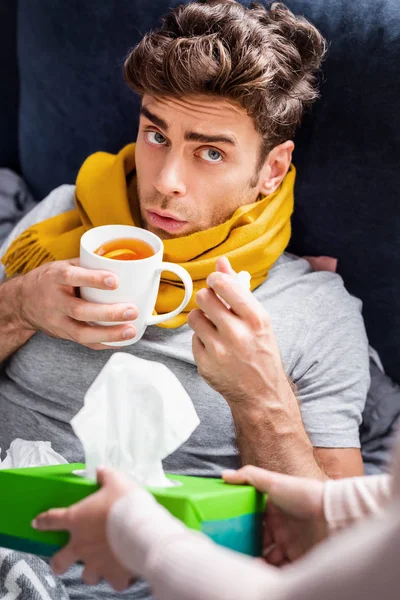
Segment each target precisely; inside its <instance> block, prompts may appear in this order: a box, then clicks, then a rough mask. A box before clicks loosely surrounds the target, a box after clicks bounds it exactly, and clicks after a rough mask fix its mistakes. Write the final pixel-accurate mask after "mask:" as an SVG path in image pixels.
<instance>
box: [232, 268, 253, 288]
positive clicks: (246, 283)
mask: <svg viewBox="0 0 400 600" xmlns="http://www.w3.org/2000/svg"><path fill="white" fill-rule="evenodd" d="M234 279H235V281H237V283H238V284H239V285H240V286H241V287H242V288H243V289H244V290H250V289H251V287H250V282H251V275H250V273H249V272H248V271H239V273H236V274H235V276H234Z"/></svg>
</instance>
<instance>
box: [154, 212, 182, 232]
mask: <svg viewBox="0 0 400 600" xmlns="http://www.w3.org/2000/svg"><path fill="white" fill-rule="evenodd" d="M146 213H147V218H148V221H149V223H150V224H151V225H152V226H153V227H156V228H157V229H163V230H164V231H168V232H169V233H177V232H179V231H180V230H181V229H183V228H184V227H185V225H186V224H187V221H181V220H179V219H176V218H175V217H174V215H171V213H166V212H158V211H154V210H147V211H146Z"/></svg>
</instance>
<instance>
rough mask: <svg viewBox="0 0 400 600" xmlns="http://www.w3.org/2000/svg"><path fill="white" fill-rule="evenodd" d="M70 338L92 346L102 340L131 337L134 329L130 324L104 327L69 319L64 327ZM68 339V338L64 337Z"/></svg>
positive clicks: (111, 340) (109, 340)
mask: <svg viewBox="0 0 400 600" xmlns="http://www.w3.org/2000/svg"><path fill="white" fill-rule="evenodd" d="M66 330H67V332H68V333H69V335H70V337H71V339H73V341H75V342H77V343H78V344H82V345H83V346H92V347H93V345H94V344H100V343H101V342H104V343H105V344H107V343H108V342H121V341H126V340H130V339H133V338H134V337H135V335H136V329H135V327H134V326H133V325H132V324H129V325H128V324H126V325H115V326H111V327H105V326H103V325H93V326H91V325H86V324H83V323H78V322H77V321H73V320H72V319H71V320H70V323H69V327H66ZM66 339H68V338H66Z"/></svg>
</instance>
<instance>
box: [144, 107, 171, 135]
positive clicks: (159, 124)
mask: <svg viewBox="0 0 400 600" xmlns="http://www.w3.org/2000/svg"><path fill="white" fill-rule="evenodd" d="M140 114H141V115H143V116H144V117H146V119H148V120H149V121H151V122H152V123H154V125H157V127H160V128H161V129H164V130H165V131H168V124H167V122H166V121H164V119H162V118H161V117H157V115H155V114H154V113H152V112H151V111H150V110H149V109H148V108H146V107H145V106H142V107H141V109H140Z"/></svg>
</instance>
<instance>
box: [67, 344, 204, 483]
mask: <svg viewBox="0 0 400 600" xmlns="http://www.w3.org/2000/svg"><path fill="white" fill-rule="evenodd" d="M199 423H200V420H199V418H198V416H197V413H196V410H195V408H194V406H193V403H192V400H191V398H190V396H189V395H188V394H187V392H186V390H185V389H184V387H183V386H182V384H181V383H180V382H179V380H178V379H177V378H176V376H175V375H174V374H173V373H172V372H171V371H170V370H169V369H168V368H167V367H166V366H165V365H163V364H161V363H157V362H153V361H148V360H144V359H142V358H138V357H136V356H132V355H130V354H127V353H122V352H116V353H115V354H113V355H112V357H111V358H110V360H109V361H108V362H107V363H106V365H105V366H104V368H103V369H102V371H101V372H100V373H99V375H98V377H97V378H96V379H95V381H94V382H93V384H92V385H91V387H90V388H89V390H88V391H87V393H86V395H85V400H84V406H83V408H82V409H81V410H80V411H79V412H78V414H77V415H76V416H75V417H74V418H73V419H72V421H71V426H72V428H73V430H74V432H75V434H76V435H77V436H78V438H79V439H80V441H81V443H82V445H83V449H84V452H85V462H86V471H85V474H84V475H85V476H86V477H87V478H89V479H95V478H96V470H97V468H98V467H99V466H104V467H114V468H116V469H118V470H119V471H122V472H124V473H125V474H127V475H129V476H130V477H132V478H133V479H135V481H137V483H139V484H140V485H147V486H151V487H169V486H171V485H173V483H172V482H171V481H170V480H168V479H167V478H166V476H165V474H164V470H163V466H162V462H161V461H162V460H163V459H164V458H166V457H167V456H168V455H169V454H172V452H175V450H177V449H178V448H179V446H181V445H182V444H183V443H184V442H185V441H186V440H187V439H188V438H189V437H190V436H191V434H192V433H193V431H194V430H195V429H196V427H197V426H198V425H199Z"/></svg>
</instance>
